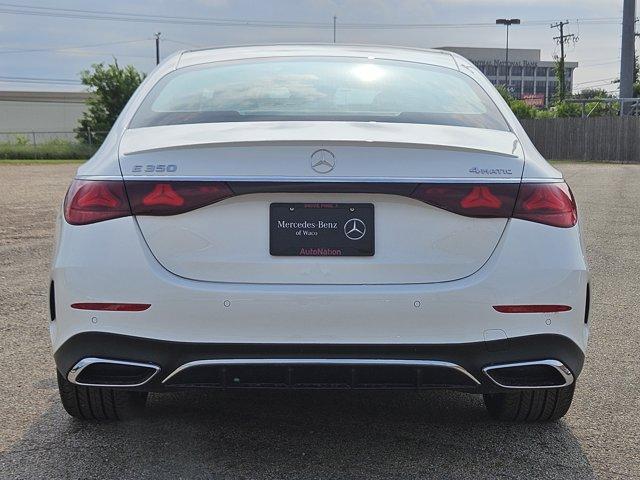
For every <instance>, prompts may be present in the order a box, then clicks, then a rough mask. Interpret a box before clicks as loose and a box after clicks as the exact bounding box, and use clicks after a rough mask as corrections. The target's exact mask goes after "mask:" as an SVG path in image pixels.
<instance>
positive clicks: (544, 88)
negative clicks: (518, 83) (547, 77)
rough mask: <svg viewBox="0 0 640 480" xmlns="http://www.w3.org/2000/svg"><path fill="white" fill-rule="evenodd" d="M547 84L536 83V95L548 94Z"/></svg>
mask: <svg viewBox="0 0 640 480" xmlns="http://www.w3.org/2000/svg"><path fill="white" fill-rule="evenodd" d="M546 92H547V82H536V91H535V92H534V93H546Z"/></svg>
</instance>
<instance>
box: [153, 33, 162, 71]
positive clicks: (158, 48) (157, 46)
mask: <svg viewBox="0 0 640 480" xmlns="http://www.w3.org/2000/svg"><path fill="white" fill-rule="evenodd" d="M160 35H162V33H160V32H156V34H155V37H156V65H158V64H159V63H160Z"/></svg>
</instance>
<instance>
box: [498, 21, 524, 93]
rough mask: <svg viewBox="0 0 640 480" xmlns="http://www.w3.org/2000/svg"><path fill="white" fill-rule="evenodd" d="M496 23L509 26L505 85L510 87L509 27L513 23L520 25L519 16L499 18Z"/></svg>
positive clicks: (505, 59) (505, 55) (505, 61)
mask: <svg viewBox="0 0 640 480" xmlns="http://www.w3.org/2000/svg"><path fill="white" fill-rule="evenodd" d="M496 25H506V27H507V48H506V50H505V54H504V86H505V88H507V89H508V88H509V27H510V26H511V25H520V19H519V18H498V19H497V20H496Z"/></svg>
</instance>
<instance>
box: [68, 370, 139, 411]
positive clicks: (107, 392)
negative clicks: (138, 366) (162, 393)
mask: <svg viewBox="0 0 640 480" xmlns="http://www.w3.org/2000/svg"><path fill="white" fill-rule="evenodd" d="M57 373H58V390H59V391H60V400H61V401H62V406H63V407H64V409H65V410H66V411H67V413H68V414H69V415H71V416H72V417H75V418H78V419H80V420H88V421H113V420H129V419H131V418H135V417H137V416H139V415H140V414H141V413H142V411H143V410H144V407H145V404H146V403H147V396H148V393H147V392H131V391H127V390H120V389H116V388H102V387H83V386H80V385H74V384H73V383H71V382H70V381H69V380H67V379H66V378H64V377H63V376H62V375H61V374H60V372H57Z"/></svg>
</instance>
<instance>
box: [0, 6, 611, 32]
mask: <svg viewBox="0 0 640 480" xmlns="http://www.w3.org/2000/svg"><path fill="white" fill-rule="evenodd" d="M0 13H5V14H13V15H33V16H46V17H58V18H73V19H84V20H107V21H121V22H138V23H168V24H185V25H213V26H227V27H237V26H243V27H259V28H260V27H269V28H316V29H333V28H334V25H333V23H332V22H326V23H325V22H304V21H277V22H276V21H268V20H254V19H251V20H245V19H221V18H202V17H180V16H166V15H155V14H154V15H147V14H136V13H123V12H113V11H104V10H82V9H70V8H57V7H39V6H32V5H19V4H12V3H0ZM552 21H553V20H533V21H528V22H522V24H523V26H540V25H546V24H548V23H550V22H552ZM576 21H580V22H581V23H582V24H594V25H602V24H614V23H620V21H621V18H620V17H593V18H582V19H576ZM474 27H495V23H489V22H486V23H484V22H476V23H341V24H340V28H341V29H349V30H360V29H370V30H384V29H411V28H417V29H423V28H474Z"/></svg>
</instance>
